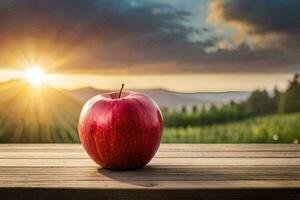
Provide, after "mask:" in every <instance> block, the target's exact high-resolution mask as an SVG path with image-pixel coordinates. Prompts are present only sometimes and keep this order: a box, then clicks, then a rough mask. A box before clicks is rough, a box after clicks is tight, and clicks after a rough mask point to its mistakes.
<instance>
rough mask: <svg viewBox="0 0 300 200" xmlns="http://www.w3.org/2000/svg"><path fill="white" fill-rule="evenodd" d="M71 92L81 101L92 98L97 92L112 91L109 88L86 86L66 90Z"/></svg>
mask: <svg viewBox="0 0 300 200" xmlns="http://www.w3.org/2000/svg"><path fill="white" fill-rule="evenodd" d="M66 92H68V93H69V94H71V95H72V96H73V97H74V98H76V99H77V100H79V101H80V102H85V101H86V100H88V99H90V98H91V97H93V96H96V95H97V94H103V93H107V92H110V91H109V90H100V89H96V88H93V87H84V88H78V89H74V90H66Z"/></svg>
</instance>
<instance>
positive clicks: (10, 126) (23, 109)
mask: <svg viewBox="0 0 300 200" xmlns="http://www.w3.org/2000/svg"><path fill="white" fill-rule="evenodd" d="M80 109H81V103H80V102H79V101H77V100H76V99H74V98H73V97H71V96H70V95H69V94H68V93H66V92H65V91H62V90H58V89H55V88H52V87H50V86H47V85H43V86H42V87H41V88H37V87H34V86H31V85H29V84H28V83H27V82H26V81H23V80H13V81H8V82H4V83H1V84H0V142H1V143H12V142H13V143H36V142H38V143H51V142H62V141H63V142H78V136H77V121H78V116H79V113H80Z"/></svg>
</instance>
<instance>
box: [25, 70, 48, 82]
mask: <svg viewBox="0 0 300 200" xmlns="http://www.w3.org/2000/svg"><path fill="white" fill-rule="evenodd" d="M45 77H46V73H45V72H44V71H43V69H42V68H41V67H38V66H34V67H30V68H28V69H26V70H25V72H24V78H25V79H26V80H27V81H28V82H29V83H31V84H32V85H36V86H39V85H41V84H42V83H43V81H44V80H45Z"/></svg>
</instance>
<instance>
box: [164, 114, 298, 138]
mask: <svg viewBox="0 0 300 200" xmlns="http://www.w3.org/2000/svg"><path fill="white" fill-rule="evenodd" d="M298 141H300V113H297V114H287V115H272V116H265V117H257V118H253V119H249V120H244V121H240V122H233V123H228V124H221V125H212V126H201V127H200V126H199V127H188V128H166V129H165V132H164V136H163V143H298Z"/></svg>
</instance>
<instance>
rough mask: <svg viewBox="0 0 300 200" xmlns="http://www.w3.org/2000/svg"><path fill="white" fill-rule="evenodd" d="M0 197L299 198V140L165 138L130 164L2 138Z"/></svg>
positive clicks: (72, 147)
mask: <svg viewBox="0 0 300 200" xmlns="http://www.w3.org/2000/svg"><path fill="white" fill-rule="evenodd" d="M0 199H1V200H2V199H3V200H7V199H22V200H23V199H55V200H57V199H72V200H75V199H85V200H90V199H91V200H94V199H101V200H102V199H143V200H144V199H203V200H210V199H218V200H221V199H230V200H234V199H245V200H247V199H251V200H253V199H264V200H266V199H267V200H274V199H286V200H293V199H298V200H299V199H300V145H287V144H282V145H200V144H199V145H198V144H164V145H161V147H160V150H159V152H158V153H157V154H156V157H155V158H154V159H153V160H152V161H151V163H150V164H149V165H148V166H147V167H146V168H144V169H140V170H134V171H110V170H103V169H101V168H99V167H98V166H97V165H96V164H95V163H93V161H92V160H90V159H89V158H88V156H87V155H86V153H85V152H84V151H83V149H82V147H81V146H80V145H78V144H67V145H63V144H42V145H40V144H32V145H31V144H29V145H21V144H11V145H6V144H5V145H0Z"/></svg>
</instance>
